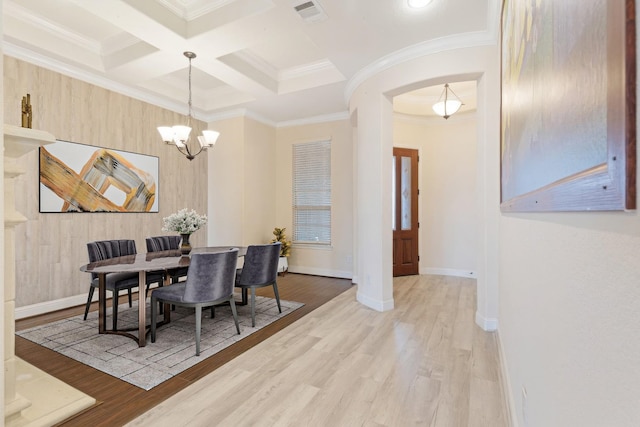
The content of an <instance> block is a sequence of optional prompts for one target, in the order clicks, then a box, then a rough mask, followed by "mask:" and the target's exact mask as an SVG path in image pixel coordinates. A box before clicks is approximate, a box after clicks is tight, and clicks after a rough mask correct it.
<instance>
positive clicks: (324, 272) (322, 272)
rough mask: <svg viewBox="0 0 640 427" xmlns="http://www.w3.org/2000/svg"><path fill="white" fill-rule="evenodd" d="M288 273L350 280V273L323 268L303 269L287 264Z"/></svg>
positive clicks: (351, 274)
mask: <svg viewBox="0 0 640 427" xmlns="http://www.w3.org/2000/svg"><path fill="white" fill-rule="evenodd" d="M288 271H289V273H299V274H310V275H312V276H325V277H336V278H338V279H351V278H352V276H353V273H352V272H350V271H341V270H328V269H324V268H314V267H304V266H302V267H301V266H298V265H291V264H289V270H288Z"/></svg>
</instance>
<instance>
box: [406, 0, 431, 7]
mask: <svg viewBox="0 0 640 427" xmlns="http://www.w3.org/2000/svg"><path fill="white" fill-rule="evenodd" d="M429 3H431V0H407V4H408V5H409V7H412V8H414V9H418V8H421V7H425V6H426V5H428V4H429Z"/></svg>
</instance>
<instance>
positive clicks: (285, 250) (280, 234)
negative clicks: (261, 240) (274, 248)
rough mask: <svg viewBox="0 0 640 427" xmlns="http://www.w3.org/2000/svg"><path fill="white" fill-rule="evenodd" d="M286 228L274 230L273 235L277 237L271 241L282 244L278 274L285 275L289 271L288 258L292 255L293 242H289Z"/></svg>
mask: <svg viewBox="0 0 640 427" xmlns="http://www.w3.org/2000/svg"><path fill="white" fill-rule="evenodd" d="M285 230H286V228H278V227H276V228H274V229H273V235H274V236H276V237H275V238H274V239H271V243H275V242H280V243H281V244H282V245H281V246H280V259H279V260H278V274H283V275H284V274H285V273H286V272H287V271H288V270H289V262H288V261H287V257H288V256H289V255H291V240H287V235H286V234H285Z"/></svg>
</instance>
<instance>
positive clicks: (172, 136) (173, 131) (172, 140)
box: [158, 52, 220, 160]
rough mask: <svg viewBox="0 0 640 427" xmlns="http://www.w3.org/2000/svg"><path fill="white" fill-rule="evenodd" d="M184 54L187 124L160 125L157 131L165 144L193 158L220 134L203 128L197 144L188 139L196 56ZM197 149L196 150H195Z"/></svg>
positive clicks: (211, 145)
mask: <svg viewBox="0 0 640 427" xmlns="http://www.w3.org/2000/svg"><path fill="white" fill-rule="evenodd" d="M184 56H186V57H187V58H188V59H189V116H188V118H187V125H186V126H185V125H175V126H160V127H158V132H160V136H161V137H162V140H163V141H164V142H166V143H167V144H174V145H175V146H176V148H177V149H178V151H180V152H181V153H182V154H184V155H185V156H186V157H187V159H189V160H193V159H194V158H195V157H196V156H197V155H198V154H200V153H201V152H202V151H203V150H206V149H207V148H209V147H213V146H214V145H215V143H216V141H217V140H218V136H220V132H216V131H214V130H204V131H202V135H200V136H198V145H196V144H194V143H193V142H191V141H190V139H189V134H190V133H191V118H192V114H191V109H192V106H191V60H192V59H193V58H195V57H196V54H195V53H193V52H184ZM196 150H197V151H196Z"/></svg>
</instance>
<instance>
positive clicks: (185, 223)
mask: <svg viewBox="0 0 640 427" xmlns="http://www.w3.org/2000/svg"><path fill="white" fill-rule="evenodd" d="M162 222H163V226H162V230H163V231H174V232H176V233H179V234H191V233H193V232H194V231H197V230H198V229H199V228H200V227H202V226H204V225H206V224H207V216H206V215H198V214H197V213H196V211H195V210H193V209H191V210H188V209H187V208H184V209H180V210H179V211H178V212H176V213H174V214H171V215H169V216H168V217H165V218H163V219H162Z"/></svg>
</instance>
